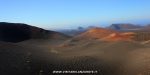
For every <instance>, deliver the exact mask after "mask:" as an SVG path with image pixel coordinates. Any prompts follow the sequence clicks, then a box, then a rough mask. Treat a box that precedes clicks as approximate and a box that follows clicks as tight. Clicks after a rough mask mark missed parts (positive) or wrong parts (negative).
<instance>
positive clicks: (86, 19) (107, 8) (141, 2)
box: [0, 0, 150, 29]
mask: <svg viewBox="0 0 150 75" xmlns="http://www.w3.org/2000/svg"><path fill="white" fill-rule="evenodd" d="M0 22H13V23H26V24H30V25H33V26H37V27H41V28H45V29H69V28H76V27H78V26H83V27H84V26H85V27H86V26H90V25H97V26H102V27H104V26H107V25H109V24H111V23H135V24H146V23H150V0H0Z"/></svg>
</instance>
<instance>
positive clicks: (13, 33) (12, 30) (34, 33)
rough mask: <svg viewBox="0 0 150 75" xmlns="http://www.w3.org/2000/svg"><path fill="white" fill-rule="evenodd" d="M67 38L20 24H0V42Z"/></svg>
mask: <svg viewBox="0 0 150 75" xmlns="http://www.w3.org/2000/svg"><path fill="white" fill-rule="evenodd" d="M67 37H68V36H66V35H64V34H61V33H58V32H54V31H48V30H44V29H42V28H38V27H34V26H30V25H27V24H21V23H6V22H0V40H1V41H6V42H20V41H24V40H28V39H65V38H67Z"/></svg>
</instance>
